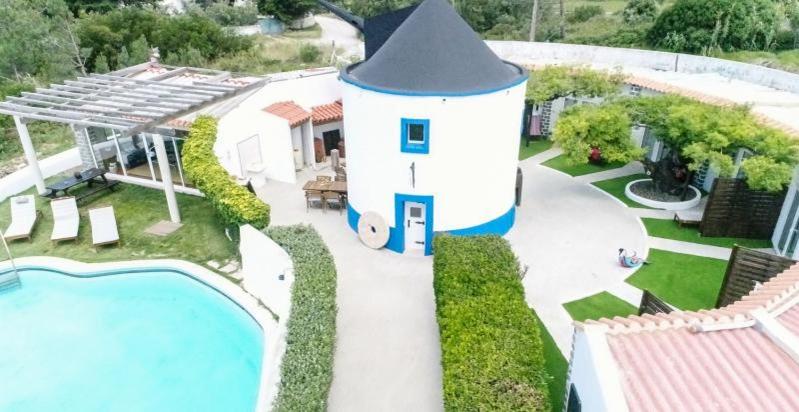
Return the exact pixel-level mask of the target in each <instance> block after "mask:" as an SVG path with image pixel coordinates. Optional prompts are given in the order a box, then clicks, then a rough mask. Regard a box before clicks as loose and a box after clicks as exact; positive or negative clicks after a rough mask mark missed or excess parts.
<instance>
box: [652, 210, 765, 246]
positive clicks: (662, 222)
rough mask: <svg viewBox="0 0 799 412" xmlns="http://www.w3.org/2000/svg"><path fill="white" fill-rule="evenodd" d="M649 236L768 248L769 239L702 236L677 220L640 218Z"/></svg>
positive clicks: (704, 243) (710, 243) (713, 244)
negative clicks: (681, 225)
mask: <svg viewBox="0 0 799 412" xmlns="http://www.w3.org/2000/svg"><path fill="white" fill-rule="evenodd" d="M641 220H642V221H643V222H644V226H646V231H647V233H648V234H649V236H655V237H662V238H664V239H673V240H681V241H683V242H691V243H701V244H703V245H711V246H720V247H726V248H731V247H733V246H735V245H739V246H743V247H748V248H754V249H757V248H768V247H771V241H770V240H765V239H743V238H733V237H703V236H702V235H700V234H699V229H697V228H695V227H680V226H679V225H678V224H677V222H675V221H673V220H667V219H652V218H647V217H645V218H641Z"/></svg>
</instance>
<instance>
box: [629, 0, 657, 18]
mask: <svg viewBox="0 0 799 412" xmlns="http://www.w3.org/2000/svg"><path fill="white" fill-rule="evenodd" d="M658 11H659V7H658V2H657V0H630V1H629V2H628V3H627V6H625V7H624V10H623V11H622V16H623V17H624V22H625V23H631V24H636V23H641V22H648V21H654V20H655V18H656V17H657V15H658Z"/></svg>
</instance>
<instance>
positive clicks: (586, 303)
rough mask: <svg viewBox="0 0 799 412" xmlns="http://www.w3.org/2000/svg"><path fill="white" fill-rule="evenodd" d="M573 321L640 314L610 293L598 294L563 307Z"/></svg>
mask: <svg viewBox="0 0 799 412" xmlns="http://www.w3.org/2000/svg"><path fill="white" fill-rule="evenodd" d="M563 307H564V308H566V311H567V312H569V315H571V317H572V319H574V320H576V321H584V320H586V319H599V318H613V317H614V316H628V315H635V314H637V313H638V308H637V307H635V306H633V305H631V304H629V303H627V302H625V301H623V300H621V299H619V298H617V297H615V296H613V295H611V294H610V293H608V292H601V293H597V294H596V295H593V296H589V297H587V298H583V299H580V300H575V301H573V302H568V303H565V304H564V305H563Z"/></svg>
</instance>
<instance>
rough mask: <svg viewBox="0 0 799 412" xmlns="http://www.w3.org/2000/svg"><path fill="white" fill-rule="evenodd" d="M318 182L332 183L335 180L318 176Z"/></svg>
mask: <svg viewBox="0 0 799 412" xmlns="http://www.w3.org/2000/svg"><path fill="white" fill-rule="evenodd" d="M316 181H317V182H332V181H333V178H332V177H330V176H316Z"/></svg>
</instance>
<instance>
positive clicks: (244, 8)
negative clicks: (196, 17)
mask: <svg viewBox="0 0 799 412" xmlns="http://www.w3.org/2000/svg"><path fill="white" fill-rule="evenodd" d="M205 13H206V14H207V15H208V17H210V18H211V20H213V21H215V22H217V23H219V24H221V25H223V26H247V25H251V24H255V23H257V22H258V8H257V7H256V6H255V3H253V2H251V1H245V2H244V3H243V4H241V5H239V6H231V5H230V4H228V3H227V1H224V0H223V1H217V2H214V3H213V4H211V5H210V6H208V8H206V9H205Z"/></svg>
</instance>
